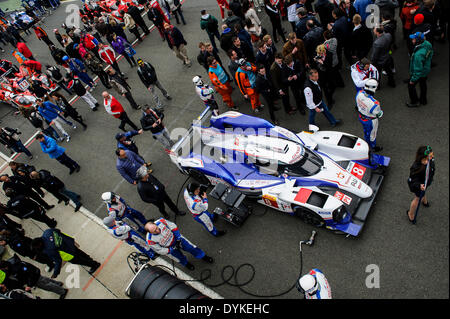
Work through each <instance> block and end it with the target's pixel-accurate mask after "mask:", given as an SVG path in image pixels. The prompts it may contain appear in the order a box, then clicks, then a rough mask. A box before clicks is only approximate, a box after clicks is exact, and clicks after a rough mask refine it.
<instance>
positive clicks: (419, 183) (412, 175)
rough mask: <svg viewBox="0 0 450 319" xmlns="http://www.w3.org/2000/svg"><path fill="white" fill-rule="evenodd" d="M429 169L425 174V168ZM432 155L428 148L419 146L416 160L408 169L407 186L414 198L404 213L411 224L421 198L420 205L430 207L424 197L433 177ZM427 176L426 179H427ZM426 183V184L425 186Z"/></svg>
mask: <svg viewBox="0 0 450 319" xmlns="http://www.w3.org/2000/svg"><path fill="white" fill-rule="evenodd" d="M428 164H429V169H428V173H427V166H428ZM434 171H435V167H434V153H433V150H432V149H431V147H430V146H420V147H419V148H418V149H417V152H416V160H415V161H414V163H413V165H412V166H411V168H410V169H409V178H408V186H409V190H410V191H411V192H412V193H414V195H415V197H414V199H413V200H412V202H411V205H410V207H409V210H407V211H406V214H407V215H408V219H409V221H410V222H411V223H413V220H414V215H415V212H416V210H417V206H418V205H419V199H420V197H421V196H422V200H421V203H422V205H423V206H425V207H430V203H429V202H428V199H427V197H426V195H425V190H426V189H427V188H428V187H429V186H430V185H431V183H432V181H433V176H434ZM427 175H428V177H427ZM425 183H426V184H425Z"/></svg>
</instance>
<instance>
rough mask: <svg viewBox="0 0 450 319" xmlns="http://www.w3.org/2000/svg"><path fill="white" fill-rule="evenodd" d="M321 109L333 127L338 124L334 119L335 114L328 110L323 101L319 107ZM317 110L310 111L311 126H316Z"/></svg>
mask: <svg viewBox="0 0 450 319" xmlns="http://www.w3.org/2000/svg"><path fill="white" fill-rule="evenodd" d="M318 108H319V109H322V113H323V115H325V117H326V118H327V120H328V121H329V122H330V124H331V125H334V124H336V119H335V118H334V116H333V114H331V113H330V111H329V110H328V107H327V105H326V104H325V103H324V102H323V101H322V102H321V103H320V105H319V106H318ZM316 113H317V112H316V109H312V110H311V109H309V124H312V125H315V118H316Z"/></svg>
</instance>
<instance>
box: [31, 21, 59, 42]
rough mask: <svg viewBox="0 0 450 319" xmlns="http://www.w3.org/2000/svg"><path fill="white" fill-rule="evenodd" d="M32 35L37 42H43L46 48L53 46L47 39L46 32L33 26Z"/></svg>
mask: <svg viewBox="0 0 450 319" xmlns="http://www.w3.org/2000/svg"><path fill="white" fill-rule="evenodd" d="M33 29H34V33H36V36H37V38H38V39H39V40H42V41H44V42H45V43H46V44H47V45H48V46H51V45H55V44H54V43H53V42H52V41H51V40H50V39H49V38H48V34H47V32H45V31H44V29H42V28H41V27H37V26H35V25H34V26H33Z"/></svg>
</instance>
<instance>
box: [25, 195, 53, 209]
mask: <svg viewBox="0 0 450 319" xmlns="http://www.w3.org/2000/svg"><path fill="white" fill-rule="evenodd" d="M25 195H26V196H28V197H30V198H32V199H33V200H34V201H36V202H38V203H39V205H41V206H43V207H44V208H45V209H49V208H50V205H49V204H48V203H47V202H46V201H45V200H43V199H42V197H41V196H39V194H38V193H36V192H35V191H33V190H30V191H28V192H27V193H26V194H25Z"/></svg>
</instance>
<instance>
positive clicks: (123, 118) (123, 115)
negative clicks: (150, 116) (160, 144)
mask: <svg viewBox="0 0 450 319" xmlns="http://www.w3.org/2000/svg"><path fill="white" fill-rule="evenodd" d="M119 120H120V125H119V128H120V129H121V130H122V131H124V132H126V130H125V124H128V125H130V126H131V127H132V128H133V129H134V130H135V131H137V130H139V129H138V127H137V126H136V124H134V123H133V122H132V121H131V120H130V118H129V117H128V115H127V112H122V113H120V117H119Z"/></svg>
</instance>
